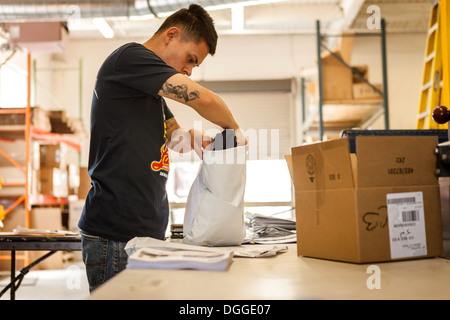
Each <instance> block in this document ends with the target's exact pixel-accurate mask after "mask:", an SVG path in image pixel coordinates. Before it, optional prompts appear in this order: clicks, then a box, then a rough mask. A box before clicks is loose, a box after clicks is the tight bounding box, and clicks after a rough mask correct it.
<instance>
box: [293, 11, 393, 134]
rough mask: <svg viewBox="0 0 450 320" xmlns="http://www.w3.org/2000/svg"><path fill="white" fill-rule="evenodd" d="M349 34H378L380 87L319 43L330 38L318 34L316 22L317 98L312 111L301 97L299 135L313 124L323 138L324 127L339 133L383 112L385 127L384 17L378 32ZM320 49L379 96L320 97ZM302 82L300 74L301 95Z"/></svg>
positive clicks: (387, 109)
mask: <svg viewBox="0 0 450 320" xmlns="http://www.w3.org/2000/svg"><path fill="white" fill-rule="evenodd" d="M341 36H342V35H341ZM345 36H349V35H345ZM350 36H353V37H356V36H380V37H381V57H382V77H383V89H382V90H380V89H379V88H377V87H376V86H374V85H373V84H371V83H370V82H369V81H368V80H367V79H366V78H365V77H364V76H363V75H362V74H361V73H360V72H359V71H358V70H357V69H356V68H353V67H351V66H350V65H348V64H347V63H346V62H345V61H344V60H343V59H342V58H341V57H340V56H338V55H336V54H334V53H333V52H332V51H331V50H330V49H328V48H327V47H326V46H325V45H324V44H323V43H322V37H331V35H324V34H322V33H321V31H320V21H316V41H317V78H318V79H317V83H318V97H317V98H318V99H317V100H318V101H317V103H316V104H315V105H314V107H313V108H312V110H310V111H309V112H307V108H308V107H307V102H306V100H305V99H303V100H302V114H303V117H302V119H303V136H306V135H307V134H308V133H311V130H312V129H315V127H316V128H317V130H318V139H319V140H323V139H324V136H325V129H327V130H328V131H330V132H340V131H342V130H345V129H351V128H353V127H363V126H366V127H368V126H370V125H371V124H372V123H373V122H374V121H376V120H377V119H378V118H379V117H380V116H382V115H384V126H385V129H389V107H388V89H387V72H386V64H387V62H386V32H385V21H384V19H381V24H380V32H379V33H375V32H371V33H366V34H356V35H350ZM322 49H325V50H327V51H328V53H330V54H331V55H333V56H334V57H335V58H336V59H337V60H338V61H339V62H340V63H342V64H343V65H344V66H345V67H346V68H349V69H350V70H351V72H352V74H353V75H355V76H356V77H358V78H359V79H360V81H362V82H364V83H366V84H367V85H369V86H370V87H371V88H372V89H373V90H374V91H376V92H378V94H379V95H380V98H381V99H348V100H347V99H345V100H324V95H323V78H322V55H321V53H322ZM306 81H307V77H302V84H301V86H302V91H303V97H305V95H306V93H305V82H306ZM333 118H334V119H333Z"/></svg>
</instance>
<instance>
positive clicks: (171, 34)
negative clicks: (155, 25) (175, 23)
mask: <svg viewBox="0 0 450 320" xmlns="http://www.w3.org/2000/svg"><path fill="white" fill-rule="evenodd" d="M179 36H180V29H179V28H178V27H171V28H169V29H167V30H166V32H165V40H166V44H167V43H169V42H170V41H171V40H173V39H175V38H176V37H179Z"/></svg>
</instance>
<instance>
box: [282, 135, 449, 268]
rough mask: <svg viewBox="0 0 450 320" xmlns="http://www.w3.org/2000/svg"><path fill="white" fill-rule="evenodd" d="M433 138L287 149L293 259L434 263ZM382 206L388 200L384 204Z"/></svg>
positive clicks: (437, 220)
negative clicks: (292, 202)
mask: <svg viewBox="0 0 450 320" xmlns="http://www.w3.org/2000/svg"><path fill="white" fill-rule="evenodd" d="M437 144H438V140H437V137H426V136H420V137H357V138H356V155H355V154H351V153H350V152H349V141H348V138H342V139H337V140H331V141H326V142H322V143H317V144H311V145H306V146H300V147H295V148H292V155H291V156H288V157H286V159H287V161H288V165H289V168H290V172H291V177H292V179H293V182H294V188H295V202H296V218H297V220H296V222H297V237H298V239H297V250H298V255H302V256H309V257H316V258H324V259H331V260H339V261H347V262H355V263H369V262H380V261H390V260H402V259H413V258H422V257H433V256H440V255H441V254H442V233H441V217H440V200H439V185H438V179H437V177H436V175H435V164H436V156H435V154H434V149H435V147H436V146H437ZM388 200H389V201H388Z"/></svg>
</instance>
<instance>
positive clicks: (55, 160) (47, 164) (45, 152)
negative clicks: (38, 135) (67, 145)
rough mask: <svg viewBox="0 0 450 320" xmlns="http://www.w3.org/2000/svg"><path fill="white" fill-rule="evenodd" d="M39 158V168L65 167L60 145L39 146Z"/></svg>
mask: <svg viewBox="0 0 450 320" xmlns="http://www.w3.org/2000/svg"><path fill="white" fill-rule="evenodd" d="M39 158H40V167H41V168H42V167H44V168H62V167H64V166H65V165H66V161H65V158H64V150H63V149H62V146H61V145H60V144H41V145H40V146H39Z"/></svg>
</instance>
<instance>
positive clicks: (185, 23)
mask: <svg viewBox="0 0 450 320" xmlns="http://www.w3.org/2000/svg"><path fill="white" fill-rule="evenodd" d="M171 27H178V28H179V29H180V30H181V32H182V37H183V40H184V41H192V42H194V43H196V44H199V43H200V42H202V41H204V42H205V43H206V45H207V46H208V48H209V54H211V55H214V53H215V52H216V46H217V33H216V29H215V27H214V21H213V19H212V18H211V17H210V16H209V14H208V13H207V12H206V11H205V9H203V8H202V7H201V6H199V5H197V4H191V5H190V6H189V9H180V10H178V11H177V12H175V13H174V14H172V15H171V16H169V17H168V18H167V19H166V20H165V21H164V22H163V24H162V25H161V26H160V27H159V29H158V31H156V33H155V35H158V34H162V33H163V32H164V31H166V30H168V29H170V28H171Z"/></svg>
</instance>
